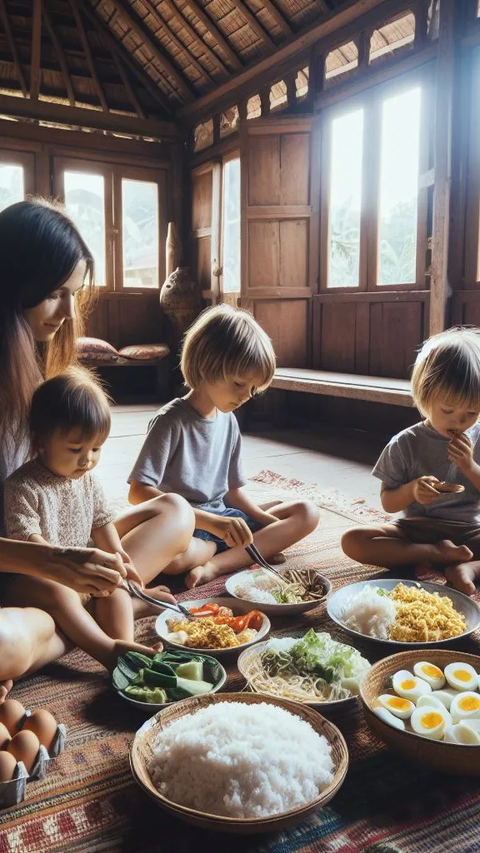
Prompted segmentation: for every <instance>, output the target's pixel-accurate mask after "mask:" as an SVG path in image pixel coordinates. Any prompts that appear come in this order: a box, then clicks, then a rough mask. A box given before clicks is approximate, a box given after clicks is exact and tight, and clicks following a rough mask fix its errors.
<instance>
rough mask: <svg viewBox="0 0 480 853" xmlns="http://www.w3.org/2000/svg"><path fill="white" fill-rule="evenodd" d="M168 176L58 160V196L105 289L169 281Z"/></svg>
mask: <svg viewBox="0 0 480 853" xmlns="http://www.w3.org/2000/svg"><path fill="white" fill-rule="evenodd" d="M164 178H165V176H164V173H162V172H158V171H156V170H151V169H148V168H145V169H144V168H136V167H130V166H111V165H107V164H102V163H97V162H88V161H86V160H69V159H66V158H65V159H63V158H56V159H55V183H56V193H57V195H59V196H60V197H63V198H64V201H65V206H66V209H67V212H68V213H69V215H70V216H71V217H72V219H73V221H74V222H75V224H76V225H77V227H78V229H79V231H80V233H81V235H82V237H83V238H84V240H85V242H86V244H87V246H88V247H89V249H90V251H91V252H92V254H93V257H94V260H95V282H96V284H97V285H99V286H100V287H106V289H107V290H130V291H133V290H145V289H146V288H158V287H160V285H161V284H162V283H163V280H164V277H165V253H164V246H165V218H166V217H165V215H164V212H163V205H164V202H165V193H164V192H163V189H162V188H163V184H164Z"/></svg>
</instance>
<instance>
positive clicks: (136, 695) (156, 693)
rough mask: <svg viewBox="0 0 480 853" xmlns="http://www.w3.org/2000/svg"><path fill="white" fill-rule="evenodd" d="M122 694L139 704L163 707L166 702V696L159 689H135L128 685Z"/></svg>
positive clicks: (163, 691)
mask: <svg viewBox="0 0 480 853" xmlns="http://www.w3.org/2000/svg"><path fill="white" fill-rule="evenodd" d="M124 693H126V694H127V696H131V697H132V699H137V701H139V702H148V703H149V704H152V705H153V704H157V705H165V704H166V702H168V697H167V694H166V692H165V690H162V688H161V687H135V686H133V685H130V686H129V687H126V688H125V690H124Z"/></svg>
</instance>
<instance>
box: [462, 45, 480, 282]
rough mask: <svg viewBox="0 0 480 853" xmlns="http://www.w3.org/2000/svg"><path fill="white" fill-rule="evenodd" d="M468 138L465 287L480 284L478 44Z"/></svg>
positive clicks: (472, 81)
mask: <svg viewBox="0 0 480 853" xmlns="http://www.w3.org/2000/svg"><path fill="white" fill-rule="evenodd" d="M470 70H471V74H470V81H471V86H470V97H469V98H468V105H469V115H468V122H469V138H468V154H467V160H468V162H467V168H466V199H465V245H464V277H463V278H464V281H463V285H462V286H464V287H465V289H466V290H478V289H479V288H480V109H479V108H478V104H480V46H479V47H476V48H475V49H474V50H473V51H472V55H471V64H470Z"/></svg>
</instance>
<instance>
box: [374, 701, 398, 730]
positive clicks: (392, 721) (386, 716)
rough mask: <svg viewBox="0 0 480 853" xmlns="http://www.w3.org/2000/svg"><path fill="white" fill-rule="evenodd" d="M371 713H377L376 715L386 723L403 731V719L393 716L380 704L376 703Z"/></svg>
mask: <svg viewBox="0 0 480 853" xmlns="http://www.w3.org/2000/svg"><path fill="white" fill-rule="evenodd" d="M373 713H374V714H376V715H377V717H378V718H379V719H380V720H382V721H383V722H384V723H387V725H389V726H392V727H393V728H394V729H400V731H402V732H404V731H405V723H404V722H403V720H399V718H398V717H394V715H393V714H391V713H390V711H387V709H386V708H383V707H382V705H376V706H374V708H373Z"/></svg>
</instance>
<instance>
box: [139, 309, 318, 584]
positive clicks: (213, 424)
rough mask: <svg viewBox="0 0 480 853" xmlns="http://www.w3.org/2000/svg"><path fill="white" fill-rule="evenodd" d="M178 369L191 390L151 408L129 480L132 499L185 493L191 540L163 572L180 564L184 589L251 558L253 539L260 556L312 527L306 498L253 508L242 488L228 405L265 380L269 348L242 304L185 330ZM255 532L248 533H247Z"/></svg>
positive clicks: (271, 357) (314, 517)
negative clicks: (156, 409) (191, 520)
mask: <svg viewBox="0 0 480 853" xmlns="http://www.w3.org/2000/svg"><path fill="white" fill-rule="evenodd" d="M181 369H182V373H183V376H184V379H185V383H186V385H187V386H188V388H189V389H190V390H189V392H188V394H187V395H186V396H185V397H182V398H179V399H176V400H172V402H170V403H168V404H167V405H166V406H164V407H163V408H162V409H160V411H159V412H158V413H157V415H156V417H155V418H154V419H153V421H152V422H151V424H150V426H149V432H148V435H147V438H146V440H145V443H144V445H143V447H142V450H141V451H140V455H139V457H138V459H137V461H136V463H135V466H134V468H133V471H132V473H131V474H130V477H129V483H130V492H129V498H130V501H131V502H132V503H139V502H140V501H144V500H147V499H148V498H152V497H154V496H156V495H160V494H162V493H164V492H171V491H174V492H177V493H178V494H179V495H182V496H183V497H184V498H186V499H187V500H188V501H189V503H190V504H191V506H192V507H193V510H194V513H195V525H196V529H195V531H194V535H193V539H192V541H191V544H190V546H189V547H188V548H187V550H186V551H185V552H184V553H183V554H182V555H180V556H179V557H178V558H176V559H175V560H174V561H173V562H172V563H171V564H170V566H167V567H166V569H165V573H171V574H173V573H175V574H177V573H180V572H185V571H188V572H189V574H188V575H187V579H186V583H187V586H188V587H190V588H192V587H195V586H197V585H199V584H204V583H207V582H208V581H211V580H213V578H215V577H217V576H218V575H222V574H227V573H228V572H233V571H235V570H236V569H240V568H242V567H244V566H247V565H250V564H251V562H252V561H251V560H250V559H249V557H248V556H247V554H246V552H245V545H248V544H250V543H251V542H252V539H253V541H254V542H255V545H256V546H257V547H258V549H259V551H260V552H261V553H262V554H263V556H264V557H265V558H266V559H267V560H268V559H269V558H271V557H272V556H273V555H275V554H277V552H280V551H283V549H284V548H287V547H288V546H290V545H293V544H294V543H295V542H298V540H299V539H302V538H303V537H304V536H306V535H307V534H308V533H311V531H312V530H314V529H315V527H316V526H317V523H318V509H317V507H316V506H314V505H313V504H312V503H310V502H308V501H290V502H288V503H275V502H274V503H273V504H269V505H268V506H264V507H260V506H257V505H256V504H255V503H254V502H253V501H252V500H251V498H250V497H249V496H248V495H247V494H246V493H245V492H244V490H243V488H242V487H243V486H244V484H245V479H244V476H243V473H242V467H241V459H240V456H241V438H240V430H239V428H238V424H237V420H236V418H235V416H234V414H233V412H234V411H235V409H238V408H239V407H240V406H242V405H243V404H244V403H245V402H246V401H247V400H249V399H250V398H251V397H252V396H254V395H255V394H256V393H258V392H259V391H262V390H264V389H265V388H267V387H268V386H269V385H270V382H271V381H272V378H273V374H274V372H275V353H274V351H273V347H272V344H271V341H270V339H269V338H268V336H267V335H266V334H265V332H264V331H263V329H262V328H261V327H260V326H259V325H258V323H257V322H256V321H255V320H254V318H253V317H252V316H251V314H249V313H248V312H247V311H244V310H241V309H234V308H231V307H230V306H228V305H219V306H216V307H215V308H208V309H206V311H204V312H203V313H202V314H201V315H200V317H198V319H197V320H196V321H195V323H194V324H193V326H191V328H190V329H189V331H188V332H187V335H186V337H185V341H184V345H183V350H182V358H181ZM252 534H253V536H252Z"/></svg>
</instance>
